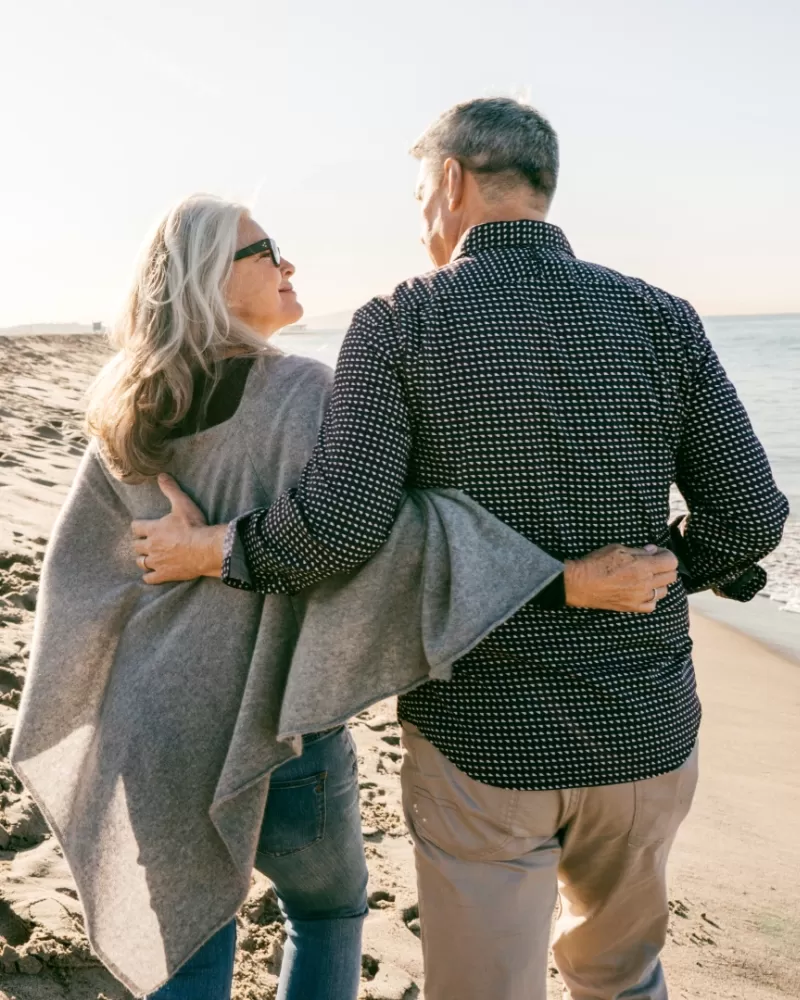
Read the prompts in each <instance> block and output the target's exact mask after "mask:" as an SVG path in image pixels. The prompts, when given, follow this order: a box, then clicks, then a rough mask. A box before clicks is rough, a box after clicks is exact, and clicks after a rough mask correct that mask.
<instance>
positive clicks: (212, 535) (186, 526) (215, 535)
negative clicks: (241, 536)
mask: <svg viewBox="0 0 800 1000" xmlns="http://www.w3.org/2000/svg"><path fill="white" fill-rule="evenodd" d="M158 485H159V487H160V489H161V492H162V493H163V494H164V496H165V497H166V498H167V500H169V502H170V505H171V507H172V511H171V512H170V513H169V514H166V515H165V516H164V517H162V518H160V519H159V520H157V521H134V522H133V524H132V525H131V532H132V534H133V550H134V552H135V553H136V563H137V565H138V566H139V569H141V570H142V571H143V572H144V574H145V575H144V577H142V579H143V580H144V582H145V583H150V584H155V583H171V582H174V581H177V580H194V579H196V578H197V577H200V576H212V577H217V578H219V577H220V576H222V556H223V546H224V542H225V533H226V531H227V529H228V526H227V525H226V524H218V525H213V526H211V527H209V526H208V525H207V524H206V518H205V514H204V513H203V512H202V510H200V508H199V507H198V506H197V504H196V503H195V502H194V501H193V500H192V499H191V497H189V496H187V494H186V493H184V492H183V490H182V489H181V488H180V486H178V484H177V483H176V482H175V480H174V479H173V478H172V476H167V475H160V476H159V477H158Z"/></svg>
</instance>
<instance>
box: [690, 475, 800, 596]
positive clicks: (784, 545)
mask: <svg viewBox="0 0 800 1000" xmlns="http://www.w3.org/2000/svg"><path fill="white" fill-rule="evenodd" d="M670 508H671V510H672V514H673V515H676V514H685V513H687V510H688V508H687V506H686V501H685V500H684V499H683V497H682V496H681V494H680V493H679V492H678V489H677V487H674V486H673V488H672V493H671V495H670ZM761 565H762V566H763V567H764V569H765V570H766V571H767V586H766V587H765V588H764V590H763V591H762V592H761V593H762V595H763V596H764V597H768V598H769V599H770V600H771V601H775V602H776V603H778V604H780V610H781V611H790V612H793V613H795V614H800V518H797V517H795V516H794V515H792V516H790V518H789V520H788V521H787V522H786V528H785V530H784V532H783V540H782V541H781V544H780V545H779V546H778V548H777V549H775V551H774V552H773V553H772V554H771V555H769V556H767V558H766V559H762V560H761Z"/></svg>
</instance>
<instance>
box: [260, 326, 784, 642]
mask: <svg viewBox="0 0 800 1000" xmlns="http://www.w3.org/2000/svg"><path fill="white" fill-rule="evenodd" d="M704 322H705V326H706V330H707V332H708V336H709V338H710V339H711V342H712V343H713V345H714V347H715V349H716V351H717V353H718V354H719V356H720V359H721V361H722V363H723V365H724V366H725V368H726V370H727V372H728V375H729V376H730V378H731V379H732V381H733V382H734V384H735V385H736V387H737V390H738V392H739V395H740V397H741V399H742V402H743V403H744V405H745V407H746V408H747V411H748V413H749V415H750V419H751V421H752V423H753V426H754V428H755V431H756V433H757V434H758V436H759V438H760V439H761V442H762V444H763V445H764V448H765V449H766V452H767V454H768V456H769V458H770V462H771V463H772V468H773V472H774V474H775V479H776V480H777V483H778V486H779V487H780V488H781V489H782V490H783V492H784V493H785V494H786V495H787V496H788V497H789V502H790V504H791V506H792V514H791V516H790V518H789V523H788V525H787V529H786V533H785V536H784V540H783V543H782V545H781V546H780V548H779V549H778V550H777V551H776V552H775V553H773V554H772V555H771V556H770V557H769V558H768V559H767V560H765V563H764V565H765V567H766V568H767V570H768V573H769V584H768V586H767V589H766V591H765V592H764V594H763V595H762V596H761V597H760V598H759V599H757V600H755V601H752V602H751V603H750V604H748V605H741V604H737V603H736V602H733V601H724V600H720V599H718V598H714V597H713V596H709V595H701V597H700V598H698V600H697V603H698V606H699V607H700V608H701V609H702V611H703V613H704V614H710V615H712V616H713V617H717V618H720V619H722V620H724V621H728V622H729V623H731V624H735V625H737V626H738V627H739V628H741V629H743V630H744V631H748V632H751V633H752V634H754V635H756V636H757V637H758V638H760V639H764V640H766V641H771V642H772V644H773V645H777V646H779V647H780V648H781V649H782V650H783V651H784V652H788V653H790V654H791V655H793V656H796V657H798V658H800V314H796V315H785V316H711V317H708V318H707V319H705V321H704ZM343 337H344V331H342V330H318V331H311V330H309V331H308V332H304V333H287V334H282V335H281V336H280V338H279V340H278V343H279V344H280V345H281V347H282V349H283V350H286V351H290V352H292V353H296V354H302V355H305V356H307V357H315V358H318V359H319V360H321V361H324V362H326V363H327V364H329V365H331V366H333V365H335V363H336V357H337V355H338V353H339V348H340V346H341V343H342V339H343ZM765 599H767V600H769V601H770V602H771V606H770V607H769V608H767V607H766V605H765ZM778 612H789V614H788V615H779V614H778ZM776 636H777V638H776Z"/></svg>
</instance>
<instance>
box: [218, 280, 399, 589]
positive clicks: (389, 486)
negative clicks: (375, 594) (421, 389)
mask: <svg viewBox="0 0 800 1000" xmlns="http://www.w3.org/2000/svg"><path fill="white" fill-rule="evenodd" d="M410 449H411V429H410V418H409V412H408V404H407V402H406V394H405V392H404V387H403V380H402V375H401V371H400V367H399V365H398V363H397V359H396V340H395V331H394V325H393V316H392V311H391V307H390V305H389V303H388V302H386V301H384V300H382V299H375V300H373V302H371V303H369V305H367V306H365V307H364V308H363V309H361V310H360V311H359V312H358V313H356V315H355V317H354V319H353V323H352V325H351V327H350V329H349V331H348V333H347V335H346V337H345V340H344V344H343V345H342V350H341V353H340V355H339V362H338V364H337V366H336V374H335V377H334V382H333V393H332V396H331V401H330V403H329V406H328V409H327V412H326V416H325V419H324V421H323V425H322V429H321V431H320V436H319V440H318V443H317V446H316V448H315V449H314V453H313V455H312V457H311V460H310V462H309V463H308V465H307V466H306V468H305V470H304V471H303V473H302V475H301V477H300V480H299V482H298V484H297V486H295V487H294V488H292V489H290V490H288V491H287V492H286V493H284V494H283V495H282V496H281V497H279V498H278V500H276V501H275V503H274V504H273V505H272V506H271V507H269V508H267V509H265V510H258V511H254V512H250V513H248V514H245V515H243V516H242V517H240V518H238V519H237V520H236V521H235V522H234V523H233V525H232V526H231V528H230V529H229V531H228V535H227V539H226V545H225V553H224V561H223V574H222V579H223V581H224V582H225V583H227V584H228V585H229V586H233V587H240V588H242V589H255V590H257V591H259V592H261V593H265V594H266V593H296V592H297V591H298V590H302V589H304V588H305V587H309V586H311V585H312V584H314V583H317V582H319V581H320V580H323V579H325V578H326V577H328V576H332V575H333V574H335V573H339V572H342V571H344V570H348V569H352V568H354V567H356V566H358V565H360V564H361V563H363V562H365V561H366V560H367V559H369V557H370V556H371V555H372V554H373V553H374V552H376V551H377V549H378V548H380V546H381V545H382V544H383V543H384V542H385V541H386V539H387V538H388V537H389V534H390V533H391V530H392V525H393V523H394V520H395V517H396V515H397V510H398V507H399V504H400V501H401V499H402V493H403V487H404V485H405V482H406V477H407V470H408V462H409V454H410ZM237 568H238V569H237Z"/></svg>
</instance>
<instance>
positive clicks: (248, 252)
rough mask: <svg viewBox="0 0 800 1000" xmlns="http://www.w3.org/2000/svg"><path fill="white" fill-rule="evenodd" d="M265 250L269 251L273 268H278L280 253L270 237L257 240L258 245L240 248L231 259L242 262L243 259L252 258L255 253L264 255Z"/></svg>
mask: <svg viewBox="0 0 800 1000" xmlns="http://www.w3.org/2000/svg"><path fill="white" fill-rule="evenodd" d="M265 250H267V251H269V255H270V257H271V258H272V263H273V264H274V265H275V267H280V266H281V251H280V249H279V247H278V244H277V243H276V242H275V240H273V239H272V237H271V236H268V237H267V238H266V239H265V240H259V241H258V243H251V244H250V246H249V247H242V249H241V250H237V251H236V253H235V254H234V255H233V259H234V260H242V259H243V258H244V257H253V256H255V254H257V253H264V251H265Z"/></svg>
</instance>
